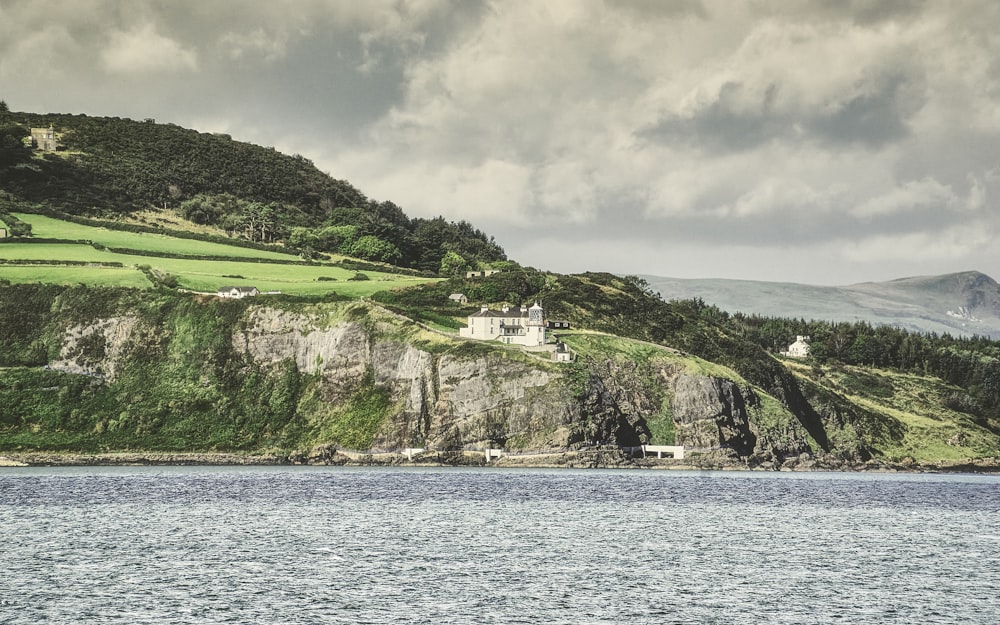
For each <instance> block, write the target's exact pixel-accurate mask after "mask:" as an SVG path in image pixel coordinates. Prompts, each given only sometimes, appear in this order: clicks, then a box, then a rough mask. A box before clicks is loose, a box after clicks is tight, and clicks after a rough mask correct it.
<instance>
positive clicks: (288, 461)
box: [0, 449, 1000, 475]
mask: <svg viewBox="0 0 1000 625" xmlns="http://www.w3.org/2000/svg"><path fill="white" fill-rule="evenodd" d="M87 466H91V467H116V466H206V467H210V466H275V467H277V466H358V467H361V466H367V467H374V466H387V467H388V466H396V467H406V466H412V467H449V466H451V467H456V466H467V467H490V468H510V469H517V468H523V469H584V468H592V469H645V470H679V471H761V472H817V473H830V472H845V473H973V474H986V475H989V474H1000V458H996V457H994V458H976V459H967V460H960V461H954V462H940V463H934V464H918V463H915V462H907V463H895V462H889V461H880V460H873V461H868V462H864V463H855V462H845V461H841V460H833V461H830V460H826V459H824V458H822V457H821V458H817V459H808V460H788V461H786V462H784V463H782V464H781V465H780V466H775V465H774V464H773V463H761V464H759V465H756V466H750V465H748V464H746V463H743V462H739V461H733V460H728V459H720V458H689V459H686V460H674V459H669V458H663V459H657V458H629V457H627V456H626V455H625V454H624V453H622V452H621V451H620V450H617V449H615V450H602V449H596V450H579V451H552V452H551V453H544V452H542V453H535V454H530V455H528V454H525V455H517V454H512V455H503V456H500V457H499V458H494V459H492V460H491V461H489V462H487V461H486V457H485V455H484V454H483V453H482V452H472V451H449V452H434V451H430V452H423V453H421V454H417V455H413V456H412V457H408V456H407V455H406V454H404V453H400V452H353V451H340V450H336V451H332V452H331V451H323V453H320V454H309V455H306V454H304V453H300V452H297V453H293V454H291V455H278V454H259V455H255V454H239V453H231V452H190V453H189V452H185V453H176V452H106V453H97V454H85V453H73V452H9V453H3V454H0V467H4V468H17V467H22V468H31V467H87Z"/></svg>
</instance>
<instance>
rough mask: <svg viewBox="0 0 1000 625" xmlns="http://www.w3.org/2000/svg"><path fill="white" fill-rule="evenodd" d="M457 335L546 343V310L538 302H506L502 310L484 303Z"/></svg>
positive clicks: (533, 343)
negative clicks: (528, 304)
mask: <svg viewBox="0 0 1000 625" xmlns="http://www.w3.org/2000/svg"><path fill="white" fill-rule="evenodd" d="M458 335H459V336H461V337H463V338H468V339H478V340H480V341H494V340H496V341H500V342H501V343H506V344H508V345H523V346H525V347H536V346H539V345H545V311H544V309H543V308H542V307H541V306H540V305H539V304H538V302H535V305H534V306H532V307H531V308H527V307H525V306H521V307H520V308H508V307H506V306H505V307H504V308H503V309H502V310H490V309H489V307H488V306H483V307H482V308H481V309H480V311H479V312H477V313H474V314H472V315H469V321H468V324H467V325H466V327H464V328H461V329H460V330H459V331H458Z"/></svg>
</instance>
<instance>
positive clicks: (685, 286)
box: [641, 271, 1000, 339]
mask: <svg viewBox="0 0 1000 625" xmlns="http://www.w3.org/2000/svg"><path fill="white" fill-rule="evenodd" d="M641 277H642V278H643V279H644V280H646V281H647V282H648V283H649V285H650V287H651V288H652V289H653V290H654V291H658V292H659V293H660V295H661V296H662V297H663V299H665V300H672V299H693V298H701V299H702V300H704V301H705V302H706V303H708V304H714V305H716V306H718V307H719V308H721V309H723V310H726V311H729V312H743V313H746V314H755V315H761V316H766V317H784V318H793V319H799V318H803V319H817V320H825V321H847V322H854V321H867V322H869V323H872V324H875V325H889V326H893V327H897V328H901V329H904V330H911V331H916V332H936V333H938V334H943V333H949V334H952V335H960V336H971V335H979V336H989V337H990V338H993V339H1000V284H997V282H996V281H995V280H994V279H993V278H991V277H989V276H987V275H985V274H983V273H980V272H978V271H966V272H961V273H953V274H947V275H942V276H918V277H912V278H901V279H899V280H892V281H889V282H864V283H861V284H852V285H850V286H813V285H807V284H794V283H786V282H757V281H752V280H720V279H705V280H701V279H694V280H689V279H678V278H665V277H661V276H641Z"/></svg>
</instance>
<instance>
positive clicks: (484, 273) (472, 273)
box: [465, 269, 500, 279]
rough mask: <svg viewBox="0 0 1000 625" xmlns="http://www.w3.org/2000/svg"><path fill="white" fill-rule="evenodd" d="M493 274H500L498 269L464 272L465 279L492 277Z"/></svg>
mask: <svg viewBox="0 0 1000 625" xmlns="http://www.w3.org/2000/svg"><path fill="white" fill-rule="evenodd" d="M495 273H500V270H499V269H484V270H483V271H466V272H465V277H466V278H467V279H468V278H485V277H487V276H492V275H493V274H495Z"/></svg>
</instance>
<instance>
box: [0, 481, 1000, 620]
mask: <svg viewBox="0 0 1000 625" xmlns="http://www.w3.org/2000/svg"><path fill="white" fill-rule="evenodd" d="M0 623H4V624H21V623H23V624H29V623H30V624H36V623H66V624H69V623H73V624H79V623H122V624H125V623H158V624H159V623H275V624H278V623H280V624H297V623H303V624H305V623H351V624H359V623H434V624H447V623H456V624H457V623H461V624H469V623H505V624H506V623H567V624H569V623H572V624H589V623H684V624H698V623H734V624H735V623H740V624H744V623H768V624H773V623H796V624H799V623H851V624H856V623H864V624H871V623H900V624H904V623H905V624H907V625H910V624H921V625H929V624H933V623H956V624H957V623H961V624H972V623H982V624H984V625H987V624H988V625H995V624H996V623H1000V478H998V477H989V476H972V475H886V474H857V475H855V474H842V473H730V472H725V473H697V472H674V471H637V470H617V471H598V470H581V471H575V470H553V471H548V470H510V469H505V470H489V469H468V468H463V469H399V468H377V469H362V468H332V467H282V468H278V467H254V468H246V467H239V468H235V467H234V468H218V467H211V468H209V467H170V468H163V467H143V468H137V467H119V468H50V469H41V468H5V469H0Z"/></svg>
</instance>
